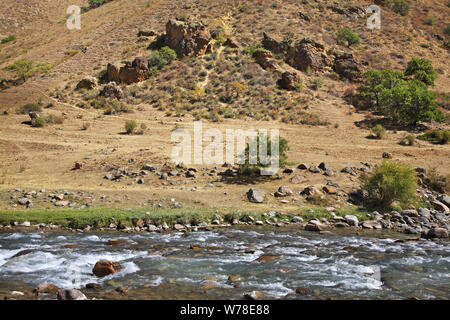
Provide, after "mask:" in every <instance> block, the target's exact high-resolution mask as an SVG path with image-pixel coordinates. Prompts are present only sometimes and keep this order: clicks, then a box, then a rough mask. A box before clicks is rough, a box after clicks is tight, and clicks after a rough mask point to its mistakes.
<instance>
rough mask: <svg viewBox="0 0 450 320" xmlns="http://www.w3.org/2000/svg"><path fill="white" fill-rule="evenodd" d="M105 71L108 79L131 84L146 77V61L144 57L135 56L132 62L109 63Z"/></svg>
mask: <svg viewBox="0 0 450 320" xmlns="http://www.w3.org/2000/svg"><path fill="white" fill-rule="evenodd" d="M106 71H107V74H108V80H109V81H114V82H116V83H124V84H132V83H136V82H141V81H145V80H147V79H148V62H147V59H145V58H142V57H137V58H135V59H134V60H133V62H126V63H125V65H124V66H120V65H119V64H117V63H116V64H114V63H109V64H108V66H107V68H106Z"/></svg>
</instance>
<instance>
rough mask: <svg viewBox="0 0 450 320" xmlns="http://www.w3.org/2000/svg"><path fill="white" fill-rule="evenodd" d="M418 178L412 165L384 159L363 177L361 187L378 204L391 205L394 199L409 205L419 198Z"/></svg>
mask: <svg viewBox="0 0 450 320" xmlns="http://www.w3.org/2000/svg"><path fill="white" fill-rule="evenodd" d="M416 188H417V178H416V174H415V171H414V169H413V168H412V167H411V166H408V165H406V164H403V163H401V162H400V161H395V160H384V161H383V162H382V163H381V164H379V165H377V166H376V167H375V168H374V170H372V172H371V173H370V174H368V175H367V176H363V177H362V178H361V189H362V190H363V191H365V192H366V193H367V197H368V199H369V200H370V201H372V202H373V203H374V204H376V205H381V206H383V207H389V206H390V205H392V203H393V202H394V201H397V202H399V203H400V204H402V205H409V204H412V203H414V202H415V201H416V200H417V196H416Z"/></svg>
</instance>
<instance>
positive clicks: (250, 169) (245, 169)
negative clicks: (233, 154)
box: [239, 135, 289, 174]
mask: <svg viewBox="0 0 450 320" xmlns="http://www.w3.org/2000/svg"><path fill="white" fill-rule="evenodd" d="M255 139H256V154H257V157H258V159H257V161H256V162H257V163H256V164H250V156H251V155H250V145H249V144H247V147H246V148H245V151H244V155H243V156H244V160H245V161H244V163H243V164H241V165H240V166H239V167H240V168H239V170H240V172H241V173H244V174H251V173H257V172H260V170H261V169H262V168H267V167H269V166H270V160H269V161H268V163H262V162H261V159H260V158H259V148H260V142H261V141H260V137H259V135H258V136H257V137H256V138H255ZM265 139H266V141H267V157H268V158H269V159H270V157H271V156H272V140H271V139H269V137H267V136H265ZM287 151H289V145H288V141H287V140H286V139H284V138H283V137H280V138H279V149H278V161H279V162H278V164H279V167H280V168H284V167H285V166H286V164H287V158H288V157H287V154H286V152H287Z"/></svg>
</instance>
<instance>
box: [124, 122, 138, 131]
mask: <svg viewBox="0 0 450 320" xmlns="http://www.w3.org/2000/svg"><path fill="white" fill-rule="evenodd" d="M137 126H138V125H137V122H136V121H134V120H127V121H126V122H125V131H126V133H127V134H132V133H133V132H134V131H135V130H136V128H137Z"/></svg>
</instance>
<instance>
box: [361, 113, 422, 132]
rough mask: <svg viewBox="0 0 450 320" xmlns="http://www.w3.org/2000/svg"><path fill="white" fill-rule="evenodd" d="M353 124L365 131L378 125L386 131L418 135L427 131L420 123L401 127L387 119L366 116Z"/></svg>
mask: <svg viewBox="0 0 450 320" xmlns="http://www.w3.org/2000/svg"><path fill="white" fill-rule="evenodd" d="M354 123H355V126H357V127H358V128H360V129H367V130H370V129H372V128H373V127H374V126H376V125H378V124H381V125H382V126H383V127H384V128H386V129H387V130H402V131H408V132H413V133H418V132H422V131H425V130H427V129H429V127H428V126H426V125H424V124H422V123H418V124H416V125H401V124H398V123H395V122H393V121H392V120H391V119H388V118H373V117H372V116H366V119H364V120H361V121H355V122H354Z"/></svg>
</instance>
